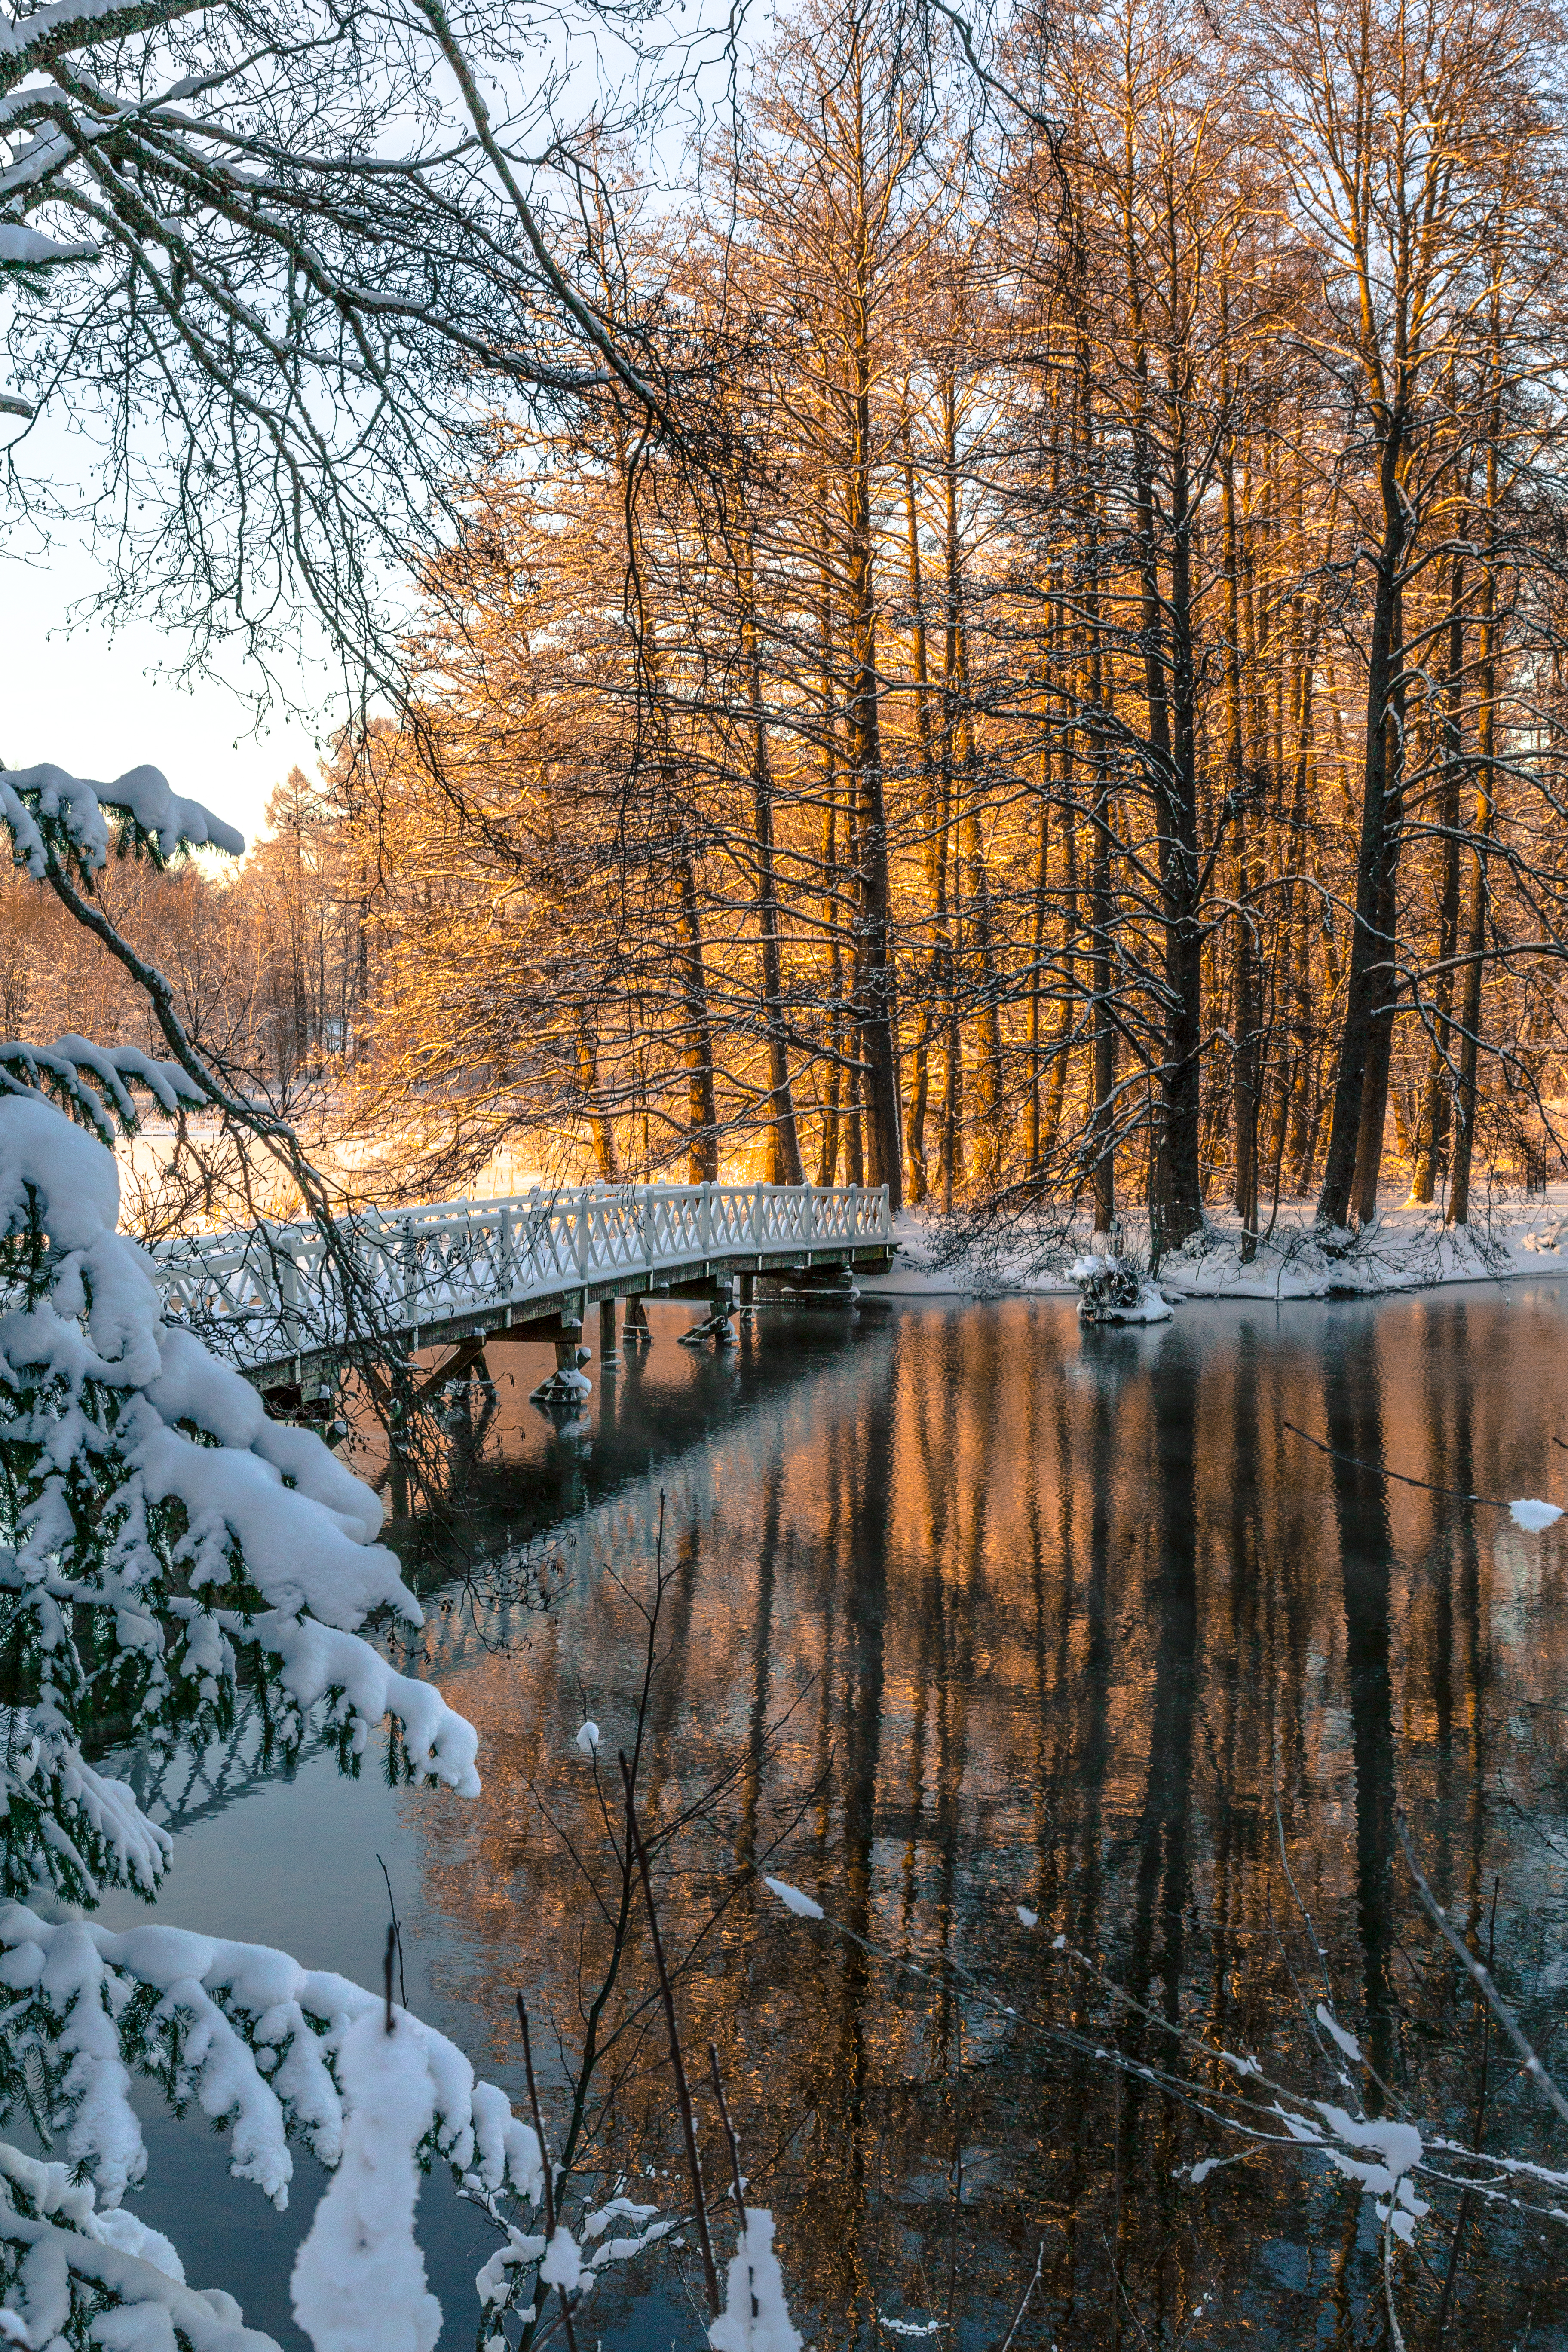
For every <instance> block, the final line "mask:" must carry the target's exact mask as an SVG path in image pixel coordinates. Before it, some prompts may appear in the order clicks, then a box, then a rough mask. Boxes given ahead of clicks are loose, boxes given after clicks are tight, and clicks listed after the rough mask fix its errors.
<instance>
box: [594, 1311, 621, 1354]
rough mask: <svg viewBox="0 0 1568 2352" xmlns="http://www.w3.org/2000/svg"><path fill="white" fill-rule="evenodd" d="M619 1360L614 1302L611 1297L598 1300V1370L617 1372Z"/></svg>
mask: <svg viewBox="0 0 1568 2352" xmlns="http://www.w3.org/2000/svg"><path fill="white" fill-rule="evenodd" d="M620 1368H621V1360H620V1357H619V1355H618V1354H617V1352H616V1302H615V1300H614V1299H613V1298H601V1299H600V1301H599V1370H601V1371H602V1372H618V1371H619V1370H620Z"/></svg>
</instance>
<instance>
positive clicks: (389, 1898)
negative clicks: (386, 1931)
mask: <svg viewBox="0 0 1568 2352" xmlns="http://www.w3.org/2000/svg"><path fill="white" fill-rule="evenodd" d="M375 1858H376V1860H377V1862H381V1856H380V1854H377V1855H376V1857H375ZM381 1874H382V1876H383V1878H384V1879H385V1881H386V1907H387V1909H388V1910H389V1911H390V1912H391V1914H392V1933H393V1935H394V1936H395V1937H396V1939H397V1998H398V2001H399V2003H400V2004H401V2006H402V2007H403V2008H405V2009H406V2008H407V2006H408V1980H407V1979H406V1978H405V1975H404V1973H403V1929H402V1927H400V1926H399V1924H398V1918H397V1905H396V1903H395V1901H394V1899H393V1893H392V1873H391V1872H390V1871H389V1870H388V1868H387V1866H386V1864H385V1863H384V1862H381Z"/></svg>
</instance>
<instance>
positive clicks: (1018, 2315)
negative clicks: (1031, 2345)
mask: <svg viewBox="0 0 1568 2352" xmlns="http://www.w3.org/2000/svg"><path fill="white" fill-rule="evenodd" d="M1045 2268H1046V2242H1045V2240H1044V2238H1042V2239H1041V2240H1040V2251H1039V2252H1038V2253H1037V2255H1036V2256H1035V2275H1034V2277H1033V2278H1032V2279H1031V2280H1030V2281H1029V2284H1028V2285H1027V2286H1026V2288H1025V2289H1024V2300H1023V2302H1022V2303H1021V2304H1020V2305H1018V2308H1017V2310H1016V2312H1015V2313H1014V2315H1013V2325H1012V2326H1011V2327H1010V2328H1009V2329H1008V2330H1007V2333H1006V2335H1005V2337H1004V2338H1003V2343H1002V2352H1009V2347H1010V2346H1011V2344H1012V2341H1013V2338H1014V2336H1016V2334H1017V2333H1018V2330H1019V2328H1020V2327H1022V2326H1023V2324H1024V2314H1025V2313H1026V2311H1027V2309H1028V2308H1029V2297H1030V2296H1031V2295H1032V2294H1034V2292H1035V2289H1036V2288H1037V2286H1038V2285H1039V2284H1040V2280H1041V2278H1042V2277H1043V2275H1044V2273H1045Z"/></svg>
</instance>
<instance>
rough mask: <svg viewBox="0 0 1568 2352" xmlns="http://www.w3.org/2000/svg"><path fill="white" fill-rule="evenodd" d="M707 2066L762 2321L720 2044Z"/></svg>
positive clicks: (756, 2312)
mask: <svg viewBox="0 0 1568 2352" xmlns="http://www.w3.org/2000/svg"><path fill="white" fill-rule="evenodd" d="M708 2063H709V2064H710V2066H711V2068H712V2069H713V2096H714V2097H715V2098H716V2099H717V2100H718V2102H719V2114H720V2116H721V2119H722V2122H723V2126H724V2137H725V2138H726V2139H727V2140H728V2141H729V2143H730V2172H731V2178H732V2179H733V2181H734V2185H735V2210H736V2212H737V2213H738V2214H739V2215H740V2217H741V2258H742V2261H743V2262H744V2263H745V2265H746V2284H747V2285H748V2286H749V2287H750V2289H751V2294H752V2318H753V2319H757V2318H760V2317H761V2315H762V2307H761V2305H759V2303H758V2301H757V2289H756V2282H755V2280H754V2279H753V2278H752V2229H751V2223H750V2222H749V2221H747V2219H746V2184H745V2181H744V2180H743V2179H742V2177H741V2143H740V2141H739V2139H738V2138H737V2137H736V2136H735V2126H734V2125H733V2124H732V2123H731V2121H730V2103H729V2101H728V2100H727V2099H726V2098H725V2096H724V2078H723V2076H722V2075H721V2074H720V2072H719V2044H718V2043H717V2042H710V2043H709V2044H708Z"/></svg>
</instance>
